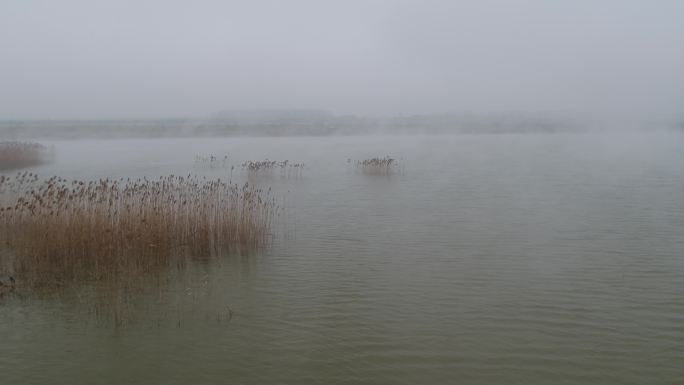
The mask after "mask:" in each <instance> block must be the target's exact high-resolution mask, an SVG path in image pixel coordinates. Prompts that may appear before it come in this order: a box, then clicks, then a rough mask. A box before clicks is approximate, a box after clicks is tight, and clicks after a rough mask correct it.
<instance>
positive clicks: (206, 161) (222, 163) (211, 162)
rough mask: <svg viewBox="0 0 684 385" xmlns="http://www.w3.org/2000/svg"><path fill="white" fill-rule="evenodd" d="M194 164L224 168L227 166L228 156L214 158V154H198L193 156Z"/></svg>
mask: <svg viewBox="0 0 684 385" xmlns="http://www.w3.org/2000/svg"><path fill="white" fill-rule="evenodd" d="M195 164H198V165H206V166H209V167H226V166H228V165H229V163H228V155H224V156H216V155H214V154H208V155H202V154H198V155H195Z"/></svg>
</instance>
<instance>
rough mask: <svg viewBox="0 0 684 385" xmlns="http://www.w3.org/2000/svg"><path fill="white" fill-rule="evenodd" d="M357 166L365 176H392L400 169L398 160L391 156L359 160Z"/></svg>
mask: <svg viewBox="0 0 684 385" xmlns="http://www.w3.org/2000/svg"><path fill="white" fill-rule="evenodd" d="M355 164H356V168H357V169H359V170H361V172H363V173H364V174H372V175H390V174H393V173H395V172H397V170H398V167H399V163H398V162H397V160H396V159H394V158H391V157H389V156H385V157H384V158H379V157H375V158H369V159H364V160H357V161H356V163H355Z"/></svg>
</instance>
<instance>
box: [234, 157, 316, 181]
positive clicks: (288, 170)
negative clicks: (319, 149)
mask: <svg viewBox="0 0 684 385" xmlns="http://www.w3.org/2000/svg"><path fill="white" fill-rule="evenodd" d="M240 166H241V167H242V169H243V170H246V171H247V172H248V173H249V174H251V175H271V174H273V172H274V171H275V170H278V171H279V172H280V176H282V177H300V176H302V170H303V169H304V163H292V162H290V161H289V160H283V161H280V162H278V161H275V160H269V159H266V160H261V161H251V160H248V161H246V162H244V163H242V164H241V165H240Z"/></svg>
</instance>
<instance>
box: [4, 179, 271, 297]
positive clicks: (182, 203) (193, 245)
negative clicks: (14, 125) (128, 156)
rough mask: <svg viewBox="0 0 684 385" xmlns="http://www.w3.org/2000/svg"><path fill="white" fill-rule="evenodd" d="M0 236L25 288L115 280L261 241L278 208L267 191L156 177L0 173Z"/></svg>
mask: <svg viewBox="0 0 684 385" xmlns="http://www.w3.org/2000/svg"><path fill="white" fill-rule="evenodd" d="M0 191H3V192H4V193H5V194H7V195H12V196H14V197H15V199H14V200H13V203H12V204H9V205H5V206H4V207H2V208H0V219H1V220H0V226H1V227H0V240H1V241H2V243H3V244H4V245H5V246H6V247H7V249H8V251H9V252H10V253H11V255H12V256H13V262H12V266H13V270H14V272H13V274H14V275H15V276H16V277H18V280H20V282H22V284H23V285H26V286H29V287H40V286H60V285H65V284H68V283H70V282H71V283H74V282H77V283H78V282H99V281H110V280H121V279H122V277H130V276H136V275H145V274H148V273H150V272H156V271H159V269H160V268H164V267H167V266H169V265H173V264H182V263H183V260H184V259H183V258H185V256H187V255H208V254H211V253H214V252H230V251H236V250H246V249H249V248H254V247H257V248H258V247H261V246H263V245H265V244H267V242H268V239H269V235H270V229H271V224H272V220H273V218H274V216H275V215H277V212H278V210H279V207H278V206H277V205H276V203H275V199H274V197H273V194H272V193H271V191H270V190H268V191H264V190H262V189H257V188H254V187H252V186H250V185H248V184H245V185H243V186H238V185H236V184H231V183H226V182H223V181H221V180H220V179H219V180H207V179H206V178H201V179H200V178H197V177H192V176H190V175H188V176H187V177H180V176H169V177H162V178H159V179H157V180H149V179H146V178H143V179H138V180H129V179H127V180H123V179H120V180H111V179H101V180H99V181H91V182H85V181H67V180H65V179H62V178H58V177H52V178H50V179H48V180H45V181H40V180H39V179H38V178H37V176H35V175H33V174H28V173H23V174H19V175H18V176H17V177H16V178H7V177H0Z"/></svg>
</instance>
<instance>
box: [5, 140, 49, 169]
mask: <svg viewBox="0 0 684 385" xmlns="http://www.w3.org/2000/svg"><path fill="white" fill-rule="evenodd" d="M49 153H50V152H49V151H48V148H47V147H46V146H44V145H42V144H39V143H32V142H0V170H11V169H17V168H24V167H31V166H37V165H40V164H43V163H45V162H47V161H48V158H49Z"/></svg>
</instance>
